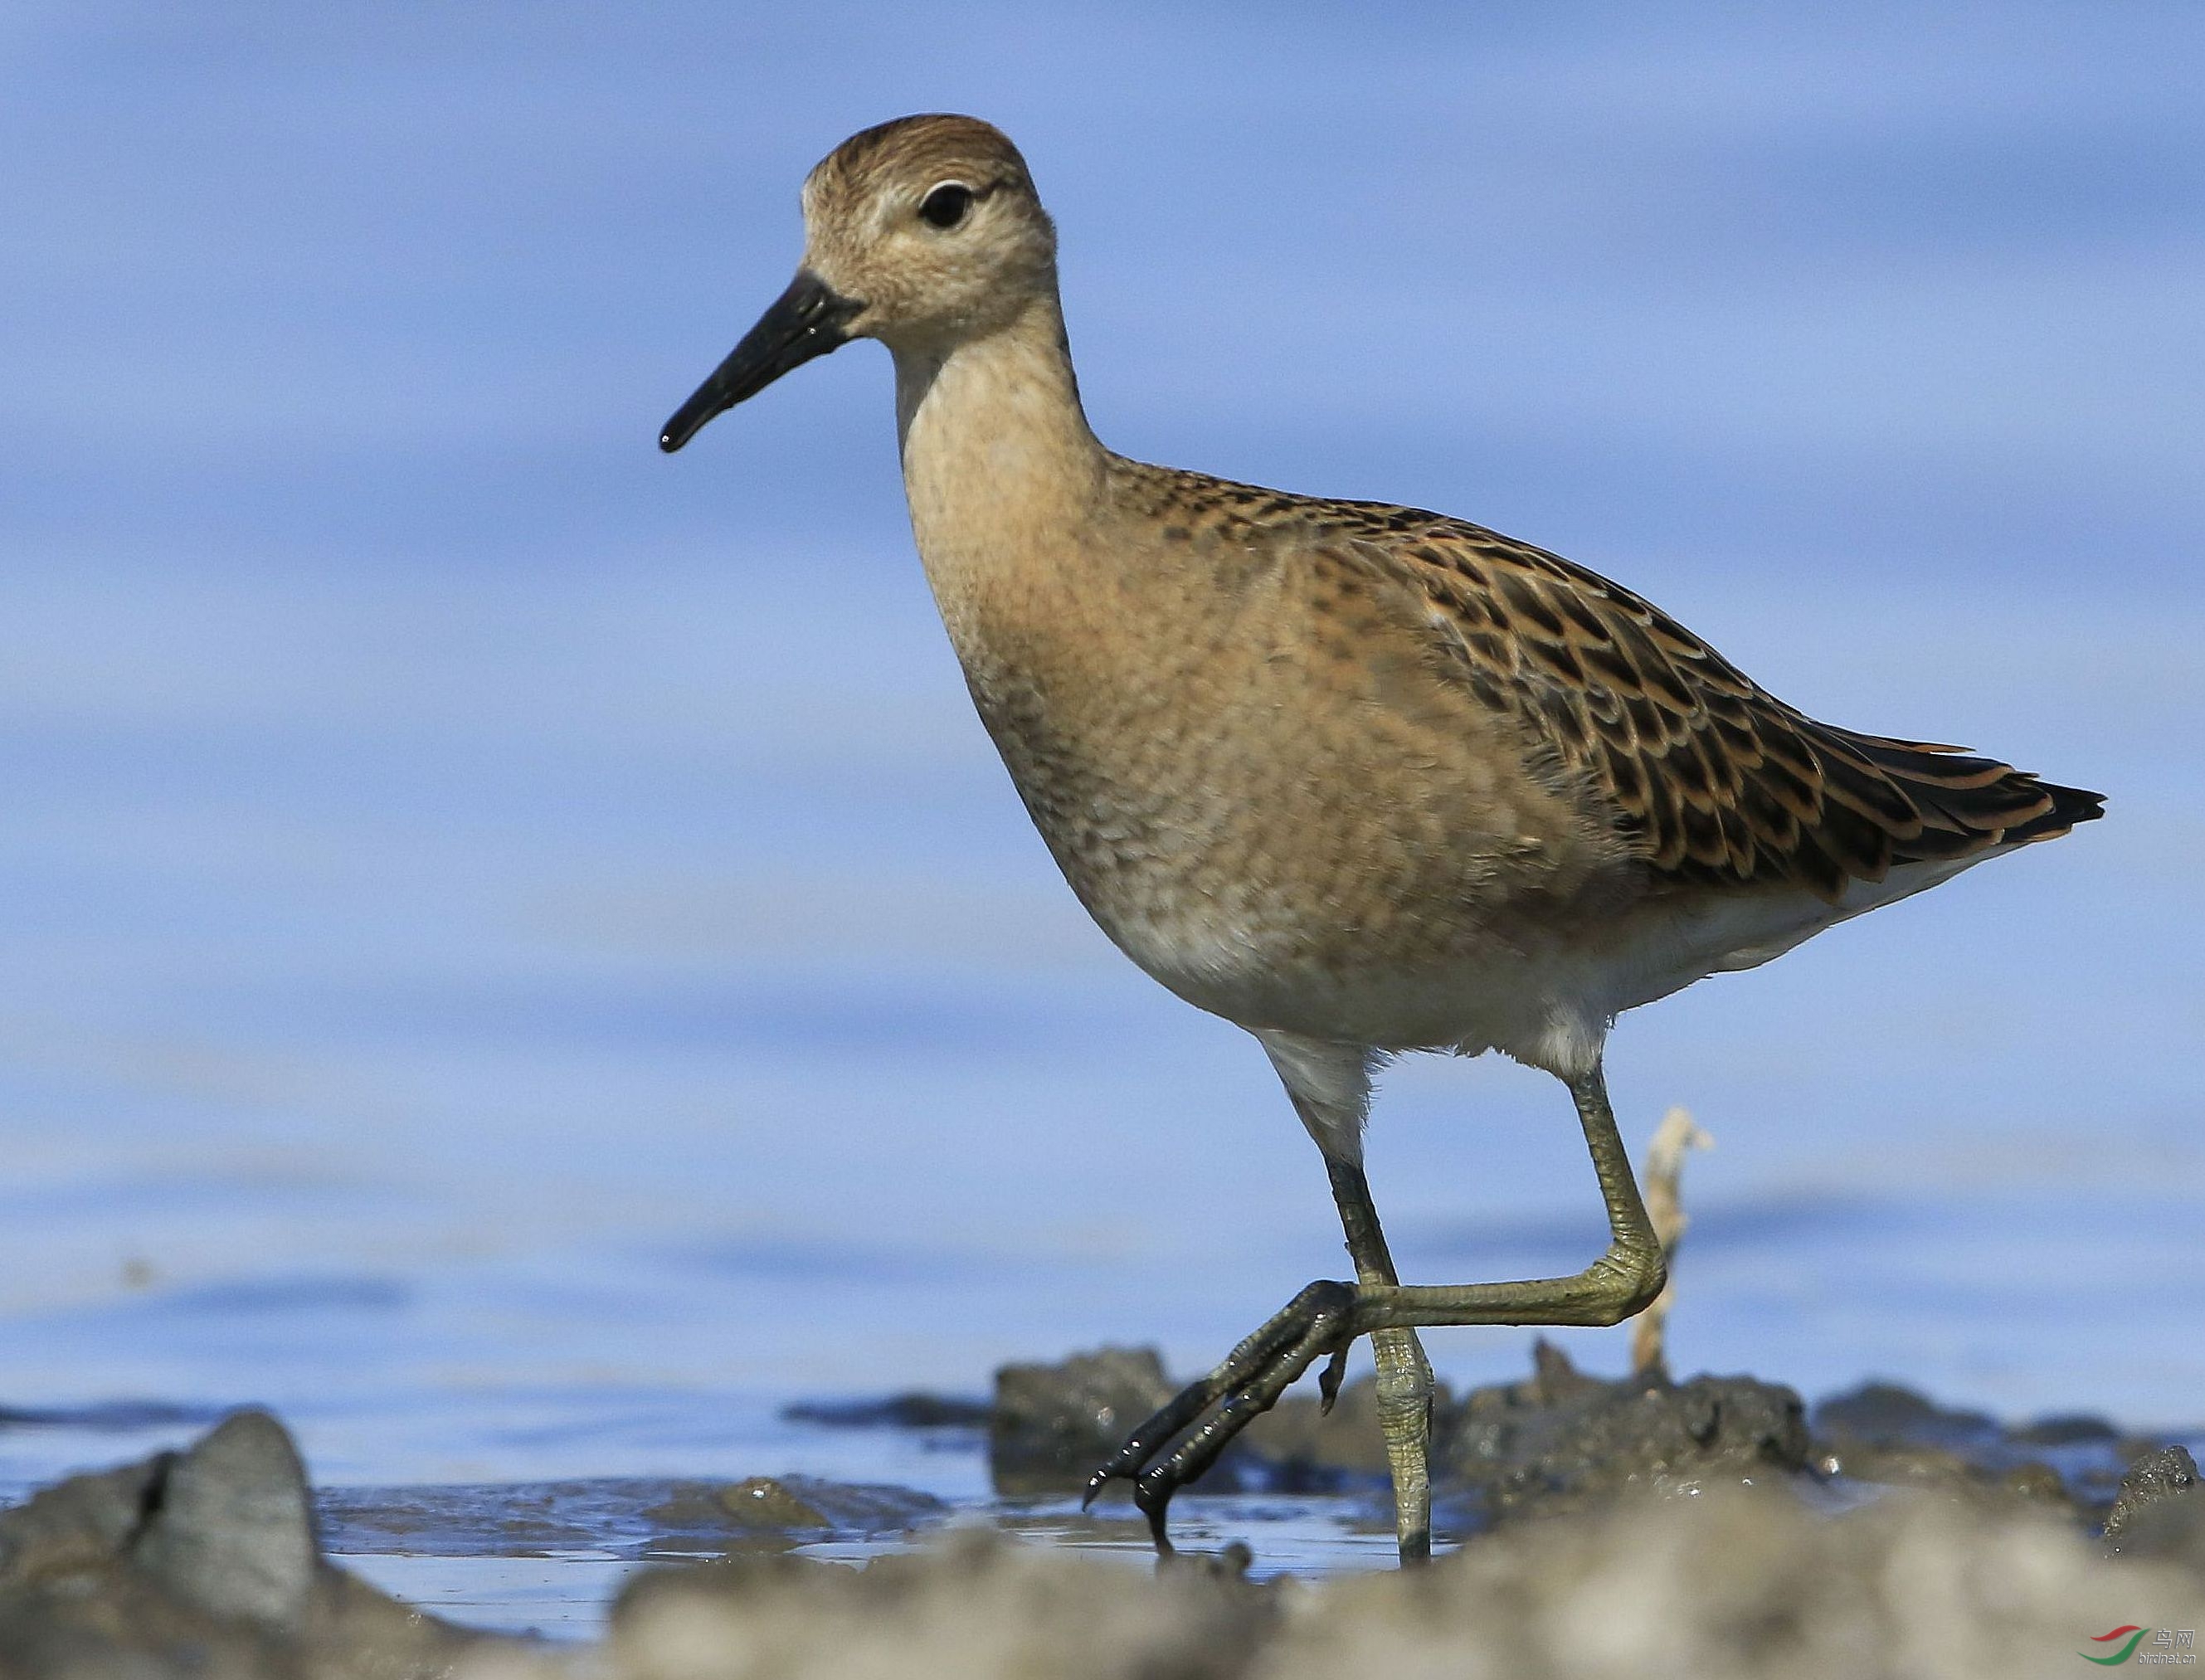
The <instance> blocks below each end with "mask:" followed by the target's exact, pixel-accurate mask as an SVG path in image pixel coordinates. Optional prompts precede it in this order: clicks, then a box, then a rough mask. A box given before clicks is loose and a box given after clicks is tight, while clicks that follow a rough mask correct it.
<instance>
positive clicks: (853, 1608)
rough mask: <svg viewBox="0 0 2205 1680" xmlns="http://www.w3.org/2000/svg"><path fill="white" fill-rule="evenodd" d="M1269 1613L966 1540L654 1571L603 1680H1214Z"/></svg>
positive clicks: (1200, 1573)
mask: <svg viewBox="0 0 2205 1680" xmlns="http://www.w3.org/2000/svg"><path fill="white" fill-rule="evenodd" d="M1276 1619H1277V1611H1276V1595H1275V1594H1273V1593H1270V1592H1267V1591H1264V1590H1263V1589H1260V1588H1253V1587H1251V1586H1249V1585H1248V1584H1246V1583H1245V1582H1240V1581H1237V1580H1234V1579H1232V1578H1231V1577H1230V1576H1223V1575H1220V1574H1219V1573H1217V1572H1215V1571H1210V1570H1201V1569H1187V1570H1170V1571H1168V1572H1167V1573H1165V1574H1164V1575H1162V1576H1157V1575H1155V1574H1152V1573H1150V1572H1148V1571H1144V1570H1128V1569H1124V1568H1121V1567H1117V1566H1114V1565H1112V1564H1102V1563H1097V1562H1095V1561H1093V1560H1086V1559H1078V1558H1071V1557H1068V1556H1067V1555H1066V1554H1064V1553H1062V1552H1050V1551H1047V1550H1043V1549H1040V1548H1035V1547H1028V1546H1017V1545H1013V1544H1011V1543H1008V1542H1007V1541H1004V1540H1001V1539H999V1538H997V1537H996V1536H994V1535H972V1534H968V1535H956V1536H954V1537H953V1538H952V1539H951V1540H948V1542H946V1543H945V1544H943V1545H942V1546H938V1547H936V1548H935V1549H932V1550H930V1551H928V1552H923V1553H918V1554H915V1555H909V1556H902V1557H889V1558H877V1559H875V1560H874V1561H873V1562H871V1564H867V1565H866V1566H865V1568H864V1569H862V1570H852V1569H845V1568H838V1567H836V1566H835V1565H833V1564H819V1563H814V1562H811V1561H810V1560H808V1559H796V1558H780V1559H770V1560H751V1561H743V1562H737V1563H731V1564H712V1565H707V1566H705V1567H704V1568H701V1569H695V1570H682V1571H678V1572H676V1571H660V1572H654V1573H652V1574H651V1575H647V1576H643V1577H641V1578H640V1579H639V1580H638V1581H637V1582H634V1583H633V1584H632V1585H631V1586H630V1588H628V1589H627V1592H625V1593H624V1594H622V1595H621V1599H620V1600H619V1602H618V1603H617V1605H616V1606H615V1608H614V1612H613V1624H612V1635H611V1638H610V1640H609V1655H610V1657H611V1659H612V1668H613V1671H614V1674H615V1676H616V1677H618V1680H736V1677H742V1680H751V1677H758V1680H764V1677H769V1676H771V1677H776V1680H779V1677H787V1680H797V1677H805V1680H809V1677H814V1676H817V1677H819V1680H830V1677H831V1680H851V1677H876V1676H877V1677H882V1680H888V1677H891V1676H893V1677H906V1676H908V1677H913V1680H925V1677H935V1676H941V1677H944V1680H947V1677H949V1676H957V1677H960V1680H962V1677H968V1676H969V1677H974V1680H985V1677H992V1676H1003V1677H1012V1676H1018V1677H1043V1676H1046V1677H1049V1680H1086V1677H1095V1680H1106V1677H1107V1680H1120V1677H1122V1680H1147V1677H1170V1680H1229V1677H1234V1676H1239V1675H1242V1674H1245V1673H1247V1672H1248V1671H1249V1665H1250V1663H1251V1659H1253V1658H1254V1657H1255V1655H1256V1653H1257V1652H1258V1650H1259V1649H1261V1647H1263V1644H1264V1643H1265V1642H1266V1641H1267V1640H1268V1638H1269V1635H1270V1634H1271V1632H1272V1630H1273V1628H1274V1626H1275V1622H1276Z"/></svg>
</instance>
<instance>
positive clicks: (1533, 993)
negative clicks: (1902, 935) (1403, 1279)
mask: <svg viewBox="0 0 2205 1680" xmlns="http://www.w3.org/2000/svg"><path fill="white" fill-rule="evenodd" d="M2012 849H2013V848H2012V847H2007V846H2001V847H1999V848H1996V849H1994V850H1992V851H1987V852H1976V854H1975V855H1974V856H1972V857H1968V858H1958V859H1955V860H1952V861H1950V862H1944V863H1935V864H1901V865H1900V866H1899V867H1898V868H1897V869H1894V870H1892V871H1891V873H1890V874H1889V875H1887V876H1885V877H1884V879H1883V880H1881V881H1880V882H1867V881H1857V882H1853V883H1852V884H1851V886H1849V887H1847V888H1846V890H1845V895H1844V896H1843V897H1842V898H1841V899H1839V901H1838V902H1837V903H1836V904H1835V905H1832V904H1828V903H1827V902H1825V901H1824V900H1822V899H1818V898H1816V896H1815V895H1814V894H1812V893H1807V892H1804V891H1799V890H1796V889H1791V888H1772V889H1767V890H1762V891H1754V890H1751V889H1744V890H1739V889H1732V890H1730V891H1712V890H1711V891H1709V892H1707V893H1703V894H1698V895H1695V896H1693V897H1691V898H1689V899H1679V900H1676V901H1673V902H1672V903H1669V904H1667V905H1643V906H1641V907H1640V908H1639V909H1637V910H1636V911H1633V912H1631V914H1630V915H1629V916H1628V917H1626V919H1625V920H1624V922H1623V923H1621V924H1620V925H1618V926H1614V927H1612V928H1609V929H1603V935H1604V936H1603V937H1602V938H1600V939H1598V940H1596V941H1591V942H1590V943H1588V944H1587V945H1585V946H1583V947H1579V949H1578V951H1577V952H1575V953H1568V954H1565V953H1562V952H1560V951H1558V950H1550V951H1548V952H1547V953H1542V954H1543V955H1544V957H1545V960H1544V961H1542V962H1540V963H1538V964H1537V965H1536V971H1537V973H1538V979H1537V980H1536V981H1531V982H1530V983H1529V984H1528V985H1525V984H1524V982H1525V981H1526V979H1527V978H1528V976H1527V975H1526V974H1525V973H1524V972H1521V971H1519V972H1518V973H1517V974H1516V975H1514V976H1513V979H1514V980H1515V981H1516V982H1518V984H1519V986H1520V987H1522V989H1521V990H1519V991H1517V992H1516V993H1515V994H1514V995H1513V998H1512V1000H1511V1001H1512V1002H1513V1005H1515V1007H1513V1008H1512V1007H1507V1006H1496V1002H1495V998H1494V996H1493V995H1492V994H1491V993H1490V991H1489V988H1486V987H1482V986H1479V985H1477V983H1476V982H1475V981H1471V982H1470V983H1467V984H1462V985H1461V986H1460V989H1459V992H1457V993H1455V995H1456V997H1457V998H1458V999H1459V1002H1460V1003H1461V1005H1462V1006H1464V1009H1463V1013H1464V1016H1465V1020H1464V1030H1462V1032H1461V1033H1460V1034H1459V1036H1455V1037H1453V1039H1452V1040H1451V1041H1441V1042H1432V1043H1429V1044H1427V1045H1424V1046H1423V1047H1421V1048H1429V1049H1432V1050H1440V1051H1453V1052H1455V1053H1457V1054H1467V1055H1477V1054H1483V1052H1485V1051H1487V1050H1489V1049H1492V1050H1499V1051H1501V1053H1502V1054H1505V1055H1508V1056H1511V1057H1513V1058H1514V1059H1515V1060H1518V1061H1521V1062H1524V1063H1525V1064H1527V1065H1529V1066H1533V1067H1538V1068H1543V1069H1545V1070H1546V1071H1547V1072H1549V1073H1552V1074H1554V1076H1555V1077H1558V1078H1560V1079H1563V1080H1569V1079H1572V1078H1577V1077H1582V1076H1583V1075H1584V1074H1586V1073H1589V1072H1591V1071H1592V1070H1593V1069H1594V1068H1596V1067H1597V1066H1599V1064H1600V1058H1601V1052H1602V1047H1603V1046H1604V1045H1605V1043H1606V1042H1607V1039H1608V1029H1609V1027H1610V1026H1611V1025H1613V1024H1614V1020H1615V1018H1616V1017H1617V1016H1618V1015H1620V1014H1621V1013H1622V1012H1624V1011H1625V1010H1626V1009H1635V1008H1637V1006H1639V1005H1640V1004H1643V1003H1651V1002H1653V1001H1654V1000H1655V999H1657V998H1663V997H1667V995H1668V994H1670V993H1672V992H1676V991H1681V990H1683V989H1684V988H1685V987H1686V986H1689V985H1691V983H1692V982H1694V981H1696V980H1701V979H1704V978H1705V977H1707V976H1709V975H1710V974H1723V973H1732V972H1736V971H1739V970H1742V969H1750V968H1758V967H1759V966H1760V965H1762V964H1763V963H1765V962H1768V961H1769V960H1771V959H1774V958H1776V957H1780V956H1781V955H1783V954H1784V953H1786V951H1789V950H1790V949H1791V948H1792V947H1793V946H1795V945H1798V944H1799V943H1801V942H1802V941H1804V940H1807V939H1809V938H1811V937H1812V936H1813V935H1816V934H1818V933H1820V932H1822V929H1825V928H1829V927H1834V926H1835V925H1836V924H1837V923H1839V922H1845V921H1850V920H1851V919H1852V917H1856V916H1859V915H1863V914H1864V913H1866V912H1867V911H1871V910H1875V909H1878V908H1880V907H1881V906H1882V905H1887V904H1892V903H1894V902H1896V901H1897V900H1898V899H1904V898H1911V896H1912V895H1913V894H1915V893H1919V892H1923V891H1925V890H1927V889H1928V888H1929V887H1935V886H1936V885H1937V884H1938V883H1939V882H1944V881H1947V880H1950V879H1951V878H1952V876H1956V875H1958V873H1959V872H1960V871H1961V870H1964V869H1969V868H1971V867H1972V866H1974V865H1975V864H1979V863H1981V862H1982V861H1983V860H1984V859H1985V858H1994V857H1997V856H1998V855H1999V853H2000V852H2005V851H2010V850H2012ZM1542 993H1543V994H1544V995H1543V997H1542V996H1541V995H1540V994H1542ZM1434 1001H1436V1000H1426V1008H1427V1009H1428V1008H1429V1006H1430V1003H1431V1002H1434ZM1441 1007H1442V1008H1443V1007H1444V1006H1443V1005H1442V1006H1441ZM1417 1012H1418V1013H1423V1012H1425V1010H1423V1009H1420V1010H1419V1011H1417ZM1251 1031H1252V1032H1253V1033H1254V1034H1255V1036H1256V1038H1257V1042H1260V1043H1261V1044H1262V1045H1263V1050H1264V1053H1265V1054H1267V1055H1269V1057H1270V1059H1271V1066H1273V1067H1275V1068H1276V1069H1277V1070H1278V1073H1279V1077H1280V1078H1281V1080H1282V1081H1283V1082H1284V1083H1285V1084H1286V1087H1287V1095H1289V1096H1291V1097H1292V1098H1293V1104H1294V1111H1295V1113H1298V1114H1299V1115H1300V1116H1301V1119H1302V1124H1303V1125H1305V1126H1306V1127H1307V1128H1308V1129H1309V1133H1310V1136H1311V1137H1312V1138H1314V1139H1315V1140H1316V1145H1317V1147H1318V1148H1319V1149H1322V1150H1323V1151H1324V1153H1325V1154H1326V1155H1328V1156H1330V1157H1332V1158H1333V1159H1334V1160H1337V1161H1361V1160H1362V1158H1363V1128H1364V1123H1365V1121H1366V1120H1367V1119H1369V1116H1370V1082H1371V1075H1372V1074H1373V1072H1375V1071H1376V1068H1377V1067H1378V1066H1379V1064H1380V1063H1381V1062H1382V1061H1383V1060H1385V1058H1386V1057H1387V1056H1388V1055H1390V1054H1394V1052H1395V1051H1396V1050H1398V1049H1399V1048H1402V1047H1401V1046H1400V1044H1399V1043H1398V1042H1397V1043H1395V1044H1394V1045H1392V1046H1384V1047H1381V1046H1373V1045H1365V1044H1357V1043H1347V1042H1339V1041H1335V1040H1331V1039H1325V1038H1318V1037H1315V1036H1309V1035H1305V1034H1302V1033H1294V1032H1287V1031H1282V1030H1279V1029H1276V1028H1269V1027H1258V1028H1251Z"/></svg>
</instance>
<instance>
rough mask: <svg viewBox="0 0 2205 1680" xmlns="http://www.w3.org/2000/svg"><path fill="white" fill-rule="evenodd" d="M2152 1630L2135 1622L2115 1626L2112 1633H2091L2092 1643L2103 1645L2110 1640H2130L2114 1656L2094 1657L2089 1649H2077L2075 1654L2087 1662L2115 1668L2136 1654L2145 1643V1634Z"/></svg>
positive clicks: (2101, 1666)
mask: <svg viewBox="0 0 2205 1680" xmlns="http://www.w3.org/2000/svg"><path fill="white" fill-rule="evenodd" d="M2150 1631H2151V1630H2150V1629H2149V1628H2140V1627H2138V1626H2137V1624H2135V1623H2133V1622H2129V1623H2125V1624H2123V1625H2122V1626H2120V1627H2118V1628H2115V1629H2114V1630H2113V1631H2112V1632H2111V1633H2100V1634H2092V1635H2090V1643H2091V1644H2093V1645H2103V1644H2106V1643H2107V1641H2112V1640H2116V1639H2125V1640H2126V1641H2128V1643H2126V1644H2125V1645H2124V1646H2122V1647H2121V1648H2120V1649H2119V1650H2118V1651H2116V1652H2114V1653H2113V1655H2112V1656H2110V1657H2094V1656H2092V1655H2091V1654H2090V1653H2089V1652H2088V1651H2077V1653H2075V1654H2076V1655H2077V1656H2078V1657H2080V1658H2081V1659H2083V1661H2084V1662H2086V1663H2095V1664H2097V1665H2098V1666H2099V1667H2100V1668H2115V1667H2118V1666H2119V1665H2121V1664H2122V1663H2125V1662H2126V1661H2127V1660H2128V1659H2130V1658H2131V1657H2133V1656H2134V1655H2136V1648H2137V1646H2139V1645H2141V1644H2143V1636H2144V1635H2146V1634H2148V1633H2149V1632H2150Z"/></svg>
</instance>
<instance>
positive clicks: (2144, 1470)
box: [2105, 1446, 2205, 1571]
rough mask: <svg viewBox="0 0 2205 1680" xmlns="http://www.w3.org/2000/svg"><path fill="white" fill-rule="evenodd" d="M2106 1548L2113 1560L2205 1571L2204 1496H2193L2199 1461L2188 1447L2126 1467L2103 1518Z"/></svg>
mask: <svg viewBox="0 0 2205 1680" xmlns="http://www.w3.org/2000/svg"><path fill="white" fill-rule="evenodd" d="M2105 1549H2106V1552H2107V1555H2108V1556H2111V1557H2119V1558H2170V1559H2176V1560H2179V1561H2181V1562H2184V1563H2187V1564H2190V1567H2192V1568H2193V1569H2196V1570H2201V1571H2205V1493H2199V1492H2198V1491H2197V1461H2196V1459H2195V1458H2193V1457H2190V1451H2189V1449H2188V1448H2187V1447H2181V1446H2166V1447H2161V1448H2160V1449H2159V1450H2158V1451H2154V1452H2147V1453H2145V1454H2144V1455H2143V1457H2139V1458H2138V1459H2137V1461H2136V1462H2135V1463H2132V1464H2131V1465H2130V1466H2129V1469H2128V1474H2127V1475H2125V1476H2123V1477H2122V1478H2121V1491H2120V1496H2119V1498H2118V1499H2115V1500H2114V1501H2113V1510H2112V1511H2109V1512H2108V1513H2107V1517H2106V1529H2105Z"/></svg>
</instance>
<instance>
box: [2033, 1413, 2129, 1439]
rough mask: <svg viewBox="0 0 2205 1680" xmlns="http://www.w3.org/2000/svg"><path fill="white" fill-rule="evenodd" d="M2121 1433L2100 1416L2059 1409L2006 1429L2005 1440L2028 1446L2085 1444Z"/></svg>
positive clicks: (2118, 1435)
mask: <svg viewBox="0 0 2205 1680" xmlns="http://www.w3.org/2000/svg"><path fill="white" fill-rule="evenodd" d="M2120 1438H2121V1432H2120V1431H2119V1429H2117V1428H2114V1427H2113V1425H2112V1424H2111V1423H2110V1422H2107V1420H2106V1419H2104V1418H2102V1417H2095V1416H2091V1415H2090V1414H2089V1413H2087V1412H2061V1413H2059V1414H2058V1415H2056V1416H2052V1417H2040V1418H2038V1419H2037V1420H2036V1422H2034V1423H2024V1424H2023V1425H2022V1426H2021V1428H2018V1429H2015V1430H2012V1431H2011V1432H2010V1434H2009V1436H2008V1439H2009V1440H2017V1441H2023V1442H2026V1443H2027V1444H2028V1445H2030V1446H2083V1445H2084V1444H2086V1443H2088V1444H2095V1443H2097V1442H2100V1441H2107V1442H2112V1441H2117V1440H2120Z"/></svg>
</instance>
